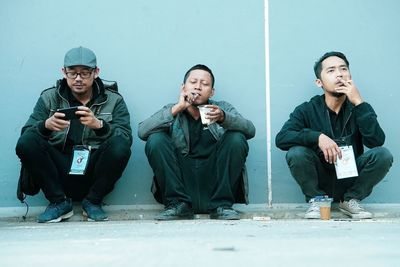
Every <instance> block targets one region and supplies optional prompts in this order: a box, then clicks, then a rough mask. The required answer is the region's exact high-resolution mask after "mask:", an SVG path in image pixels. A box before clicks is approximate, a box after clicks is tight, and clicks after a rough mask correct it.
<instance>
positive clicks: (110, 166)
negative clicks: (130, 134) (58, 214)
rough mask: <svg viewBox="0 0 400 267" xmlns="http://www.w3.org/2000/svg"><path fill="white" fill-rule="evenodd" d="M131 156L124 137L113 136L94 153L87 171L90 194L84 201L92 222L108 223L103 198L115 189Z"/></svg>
mask: <svg viewBox="0 0 400 267" xmlns="http://www.w3.org/2000/svg"><path fill="white" fill-rule="evenodd" d="M130 156H131V148H130V143H129V141H128V140H126V139H125V138H123V137H120V136H112V137H110V138H109V139H107V140H106V141H104V143H102V144H101V145H100V147H99V148H98V149H96V150H93V151H92V154H91V156H90V159H89V166H88V170H87V175H85V176H87V177H88V179H90V187H89V193H88V194H87V195H86V197H85V198H84V199H83V201H82V209H83V214H84V216H87V218H88V220H90V221H106V220H108V217H107V215H106V213H105V212H104V211H103V209H102V207H101V206H102V201H103V198H104V197H105V196H106V195H107V194H108V193H110V192H111V191H112V190H113V189H114V185H115V183H116V182H117V181H118V180H119V178H121V176H122V173H123V171H124V170H125V168H126V165H127V164H128V161H129V158H130Z"/></svg>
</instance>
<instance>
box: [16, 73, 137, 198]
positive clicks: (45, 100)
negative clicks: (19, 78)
mask: <svg viewBox="0 0 400 267" xmlns="http://www.w3.org/2000/svg"><path fill="white" fill-rule="evenodd" d="M68 90H70V89H69V87H68V85H67V82H66V80H65V79H63V80H58V81H57V83H56V85H55V86H54V87H51V88H48V89H46V90H44V91H43V92H42V93H41V95H40V97H39V99H38V101H37V102H36V105H35V107H34V109H33V112H32V114H31V115H30V117H29V119H28V121H27V122H26V123H25V125H24V127H23V128H22V131H21V134H22V135H23V134H24V133H26V132H28V131H36V132H37V133H39V134H40V135H41V136H43V138H45V139H46V140H48V142H49V143H50V144H51V145H52V146H54V147H56V148H57V149H59V150H60V151H62V150H64V149H65V144H66V141H67V137H68V133H69V131H70V128H69V127H68V128H66V129H64V130H63V131H60V132H56V131H49V130H47V129H46V128H45V126H44V124H45V121H46V119H47V118H49V117H51V116H52V115H53V114H54V112H56V110H57V109H60V108H67V107H69V106H70V104H69V101H68V100H69V98H68ZM93 90H96V94H95V95H97V96H96V97H95V98H94V99H93V101H91V105H90V109H91V110H92V111H93V113H94V114H95V116H96V117H97V118H98V119H101V120H103V127H102V128H101V129H99V130H92V129H90V128H88V127H86V126H84V127H83V133H82V135H81V136H82V141H81V142H80V144H83V145H87V146H91V147H92V148H94V149H96V148H98V147H99V146H100V145H101V144H102V143H103V142H104V141H105V140H106V139H107V138H109V137H111V136H121V137H122V138H125V139H126V140H127V141H128V143H129V145H131V144H132V130H131V126H130V115H129V112H128V109H127V107H126V104H125V101H124V99H123V98H122V96H121V95H120V94H119V93H118V92H117V90H118V87H117V84H116V83H112V84H109V85H105V84H103V82H102V80H101V79H100V78H97V79H95V81H94V83H93ZM39 190H40V188H39V186H38V185H37V184H35V183H34V180H33V179H32V177H31V176H30V174H29V173H28V171H27V170H26V169H25V168H24V166H23V165H22V166H21V172H20V177H19V181H18V188H17V198H18V199H19V200H20V201H21V202H23V200H24V199H25V194H28V195H35V194H37V193H38V192H39Z"/></svg>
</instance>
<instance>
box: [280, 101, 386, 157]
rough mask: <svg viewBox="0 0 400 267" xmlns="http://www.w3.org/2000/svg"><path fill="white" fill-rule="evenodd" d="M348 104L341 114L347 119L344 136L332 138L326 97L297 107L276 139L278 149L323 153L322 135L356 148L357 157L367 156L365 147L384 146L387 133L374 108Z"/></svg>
mask: <svg viewBox="0 0 400 267" xmlns="http://www.w3.org/2000/svg"><path fill="white" fill-rule="evenodd" d="M346 101H347V103H346V105H345V110H344V112H342V113H339V114H342V115H343V116H344V118H345V127H344V129H343V134H342V136H332V135H333V134H332V128H331V125H330V119H329V113H328V107H327V106H326V104H325V95H320V96H314V97H313V98H311V100H310V101H309V102H305V103H303V104H301V105H299V106H297V107H296V109H295V110H294V111H293V112H292V113H291V114H290V118H289V120H288V121H286V123H285V124H284V125H283V127H282V129H281V130H280V132H279V133H278V134H277V135H276V139H275V143H276V146H277V147H278V148H280V149H282V150H289V149H290V148H291V147H293V146H305V147H310V148H313V149H314V150H315V151H316V152H319V148H318V137H319V135H320V134H321V133H323V134H325V135H327V136H329V137H330V138H332V139H336V140H337V139H341V141H343V142H344V143H346V144H347V145H352V146H353V149H354V154H355V156H356V157H359V156H360V155H361V154H362V153H363V152H364V145H365V146H366V147H368V148H373V147H377V146H382V145H383V144H384V142H385V133H384V132H383V130H382V128H381V127H380V126H379V123H378V120H377V116H376V114H375V111H374V109H373V108H372V107H371V105H370V104H368V103H366V102H364V103H362V104H360V105H358V106H354V105H352V104H351V103H350V101H348V100H347V99H346ZM339 137H341V138H339Z"/></svg>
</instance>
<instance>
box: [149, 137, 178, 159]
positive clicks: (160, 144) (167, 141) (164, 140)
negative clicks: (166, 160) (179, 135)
mask: <svg viewBox="0 0 400 267" xmlns="http://www.w3.org/2000/svg"><path fill="white" fill-rule="evenodd" d="M173 147H174V146H173V144H172V139H171V137H170V136H169V135H168V134H167V133H165V132H159V133H152V134H151V135H150V136H149V137H148V139H147V141H146V145H145V152H146V155H147V156H151V155H154V154H157V155H158V154H162V153H163V152H164V151H168V150H169V149H171V148H173Z"/></svg>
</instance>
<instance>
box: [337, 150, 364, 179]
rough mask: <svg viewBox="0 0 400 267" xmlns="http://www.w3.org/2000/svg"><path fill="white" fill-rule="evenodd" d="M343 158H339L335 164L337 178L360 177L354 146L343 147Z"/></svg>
mask: <svg viewBox="0 0 400 267" xmlns="http://www.w3.org/2000/svg"><path fill="white" fill-rule="evenodd" d="M339 148H340V150H342V158H341V159H339V157H337V159H336V163H335V170H336V176H337V178H338V179H344V178H350V177H355V176H358V171H357V164H356V160H355V157H354V151H353V146H351V145H350V146H341V147H339Z"/></svg>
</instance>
